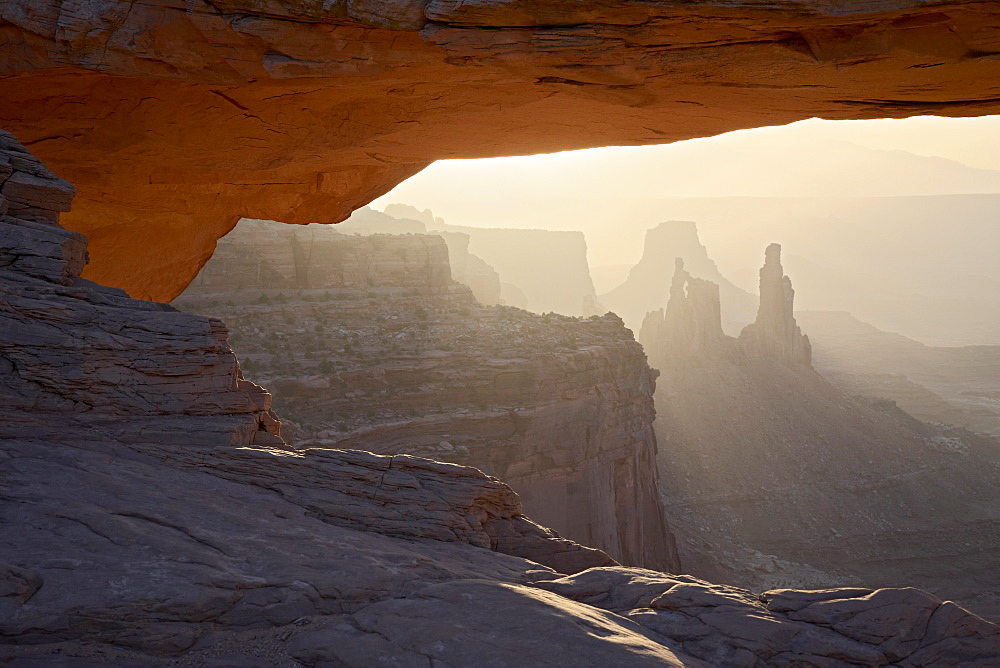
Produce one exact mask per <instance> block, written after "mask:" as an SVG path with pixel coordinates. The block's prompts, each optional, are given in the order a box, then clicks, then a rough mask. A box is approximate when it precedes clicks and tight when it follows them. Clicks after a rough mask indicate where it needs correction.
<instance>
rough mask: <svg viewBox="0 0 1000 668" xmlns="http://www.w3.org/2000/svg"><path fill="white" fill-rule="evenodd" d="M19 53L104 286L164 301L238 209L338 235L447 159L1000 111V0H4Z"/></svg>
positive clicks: (5, 62) (25, 135)
mask: <svg viewBox="0 0 1000 668" xmlns="http://www.w3.org/2000/svg"><path fill="white" fill-rule="evenodd" d="M0 50H2V53H3V58H2V59H0V99H2V100H3V104H2V105H0V127H3V128H6V129H8V130H10V131H12V132H13V133H14V134H15V135H17V136H18V138H19V139H21V140H22V141H23V142H24V143H25V145H27V146H28V147H29V148H30V149H31V151H32V152H34V153H35V154H36V155H38V156H39V157H40V158H41V159H42V160H43V161H45V162H46V163H47V164H48V165H49V166H50V167H52V168H53V169H54V170H55V171H56V172H57V173H58V174H59V175H60V176H62V177H63V178H65V179H68V180H69V181H71V182H72V183H74V184H75V185H76V186H77V188H78V189H79V195H78V196H77V197H76V199H75V201H74V205H73V211H72V212H70V213H68V214H64V216H63V218H62V222H63V224H64V225H66V226H67V227H69V228H71V229H73V230H76V231H80V232H83V233H85V234H87V235H88V236H90V238H91V244H90V253H91V264H90V266H89V267H88V270H87V271H88V273H87V276H88V277H89V278H91V279H93V280H96V281H98V282H101V283H104V284H108V285H113V286H118V287H123V288H125V289H127V290H128V291H129V292H130V293H131V294H132V295H133V296H135V297H139V298H149V299H155V300H168V299H171V298H172V297H174V296H175V295H176V294H177V293H179V292H180V291H181V290H182V289H183V288H184V287H185V286H186V285H187V284H188V282H189V281H190V280H191V279H192V278H193V277H194V275H195V274H196V273H197V271H198V269H199V268H200V267H201V266H202V264H203V263H204V262H205V261H206V260H207V259H208V258H209V257H210V256H211V253H212V251H213V249H214V247H215V241H216V240H217V239H218V238H219V237H220V236H222V235H223V234H225V233H226V232H227V231H228V230H229V229H230V228H231V227H232V226H233V225H234V224H235V223H236V221H237V220H238V219H239V218H240V217H244V216H245V217H254V218H268V219H275V220H281V221H285V222H289V223H309V222H329V223H332V222H337V221H339V220H342V219H343V218H345V217H346V216H347V215H348V214H349V213H350V211H351V210H353V209H354V208H357V207H358V206H361V205H363V204H365V203H367V202H369V201H370V200H371V199H373V198H375V197H377V196H378V195H380V194H382V193H384V192H386V191H387V190H388V189H389V188H391V187H392V186H393V185H395V184H396V183H398V182H399V181H401V180H403V179H405V178H406V177H408V176H410V175H412V174H414V173H416V172H417V171H419V170H420V169H422V168H423V167H424V166H426V165H427V164H429V163H430V162H432V161H434V160H436V159H442V158H454V157H487V156H497V155H512V154H525V153H537V152H543V151H553V150H561V149H570V148H582V147H591V146H600V145H616V144H617V145H640V144H655V143H665V142H671V141H677V140H681V139H688V138H692V137H699V136H707V135H712V134H717V133H720V132H725V131H729V130H734V129H738V128H747V127H755V126H762V125H774V124H781V123H787V122H791V121H795V120H799V119H803V118H808V117H813V116H818V117H823V118H830V119H849V118H851V119H856V118H876V117H904V116H913V115H920V114H935V115H949V116H970V115H983V114H990V113H1000V6H998V4H997V3H996V2H993V1H992V0H973V1H966V2H962V1H958V0H951V1H944V2H933V1H931V2H921V1H918V0H870V1H867V2H858V1H855V0H825V1H824V0H784V1H777V2H757V1H754V0H744V1H742V2H741V1H738V0H735V1H734V0H729V1H723V0H717V1H714V2H712V1H701V2H698V1H680V0H673V1H662V2H656V1H648V2H636V1H625V0H602V1H599V2H575V1H572V0H548V1H543V2H530V1H528V0H466V1H458V0H430V1H427V0H337V1H334V2H319V1H318V0H214V1H212V2H207V1H204V0H184V1H181V0H145V1H141V2H118V1H112V0H65V1H63V2H59V1H58V0H7V1H6V2H4V3H2V4H0ZM498 187H499V184H498Z"/></svg>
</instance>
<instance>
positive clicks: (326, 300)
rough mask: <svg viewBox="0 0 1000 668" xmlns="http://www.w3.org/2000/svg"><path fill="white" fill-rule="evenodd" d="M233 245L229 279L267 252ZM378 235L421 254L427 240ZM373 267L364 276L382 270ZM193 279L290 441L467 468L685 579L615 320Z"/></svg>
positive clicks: (585, 536)
mask: <svg viewBox="0 0 1000 668" xmlns="http://www.w3.org/2000/svg"><path fill="white" fill-rule="evenodd" d="M275 227H276V228H277V229H278V233H279V234H282V233H285V231H286V230H287V229H288V226H280V225H275ZM241 238H242V239H243V240H244V242H246V244H247V246H246V247H245V248H244V251H243V253H242V254H241V255H239V256H237V255H233V254H230V253H222V254H219V255H217V256H216V257H215V258H213V259H212V260H211V261H210V262H209V263H208V264H207V265H206V267H205V269H204V270H203V273H206V274H208V275H209V276H233V275H237V274H239V273H240V272H241V271H242V267H243V266H245V265H244V263H243V261H242V259H241V258H242V257H243V256H244V255H245V256H248V257H249V256H265V255H266V254H267V253H268V252H269V248H270V247H271V245H272V244H271V243H270V242H269V241H268V240H267V237H266V235H261V237H260V238H261V239H263V241H260V242H259V243H260V244H261V247H260V248H259V250H254V248H253V244H254V241H255V240H256V239H257V237H256V236H252V237H250V238H246V237H241ZM374 238H378V237H374ZM381 238H382V239H384V240H388V239H393V240H394V243H395V244H398V245H399V247H405V246H406V244H411V245H413V246H414V247H415V248H420V247H421V244H422V243H423V240H424V238H423V237H421V236H415V235H405V236H398V237H381ZM228 245H229V242H228V240H223V242H222V243H221V244H220V247H223V248H228ZM386 260H387V261H390V262H395V259H394V258H392V257H387V258H386ZM377 262H378V258H374V260H373V263H372V264H371V265H370V271H371V272H372V273H373V274H378V275H381V274H382V273H384V270H383V269H381V268H379V267H377V266H376V265H377ZM444 263H445V269H446V267H447V259H446V258H444ZM441 273H443V272H441ZM398 276H401V275H398ZM201 285H202V281H201V278H200V277H199V278H198V279H196V281H195V283H194V284H193V285H192V288H191V289H189V290H188V291H187V292H185V294H184V295H183V296H182V297H181V299H179V300H178V301H177V303H178V304H181V305H183V307H184V308H186V309H193V310H195V311H197V312H200V313H214V314H216V315H220V316H222V317H224V318H225V320H226V322H227V323H228V324H229V326H230V327H232V329H233V333H234V334H233V339H234V345H236V346H237V348H238V349H239V351H240V355H241V357H242V359H243V360H244V365H245V367H246V368H247V370H248V373H249V374H251V375H252V377H254V378H256V379H258V380H260V381H261V382H264V383H266V384H267V386H268V387H270V388H271V389H272V390H273V391H274V392H275V394H276V396H277V397H278V399H277V404H276V409H277V410H278V411H279V412H280V413H281V414H282V416H284V417H286V418H288V419H289V420H290V421H291V423H293V425H294V426H293V427H292V429H293V430H294V438H293V440H294V443H295V444H296V445H297V446H298V447H336V448H359V449H365V450H371V451H374V452H379V453H383V454H390V455H391V454H400V453H409V454H416V455H420V456H424V457H430V458H433V459H438V460H443V461H451V462H457V463H460V464H465V465H469V466H475V467H477V468H480V469H482V470H484V471H486V472H487V473H489V474H491V475H495V476H497V477H499V478H500V479H502V480H504V481H505V482H507V483H508V484H510V485H511V487H512V488H513V489H514V490H515V491H516V492H517V493H518V494H519V496H520V498H521V501H522V503H523V504H524V507H525V508H526V510H525V512H526V513H527V514H529V515H530V516H532V517H534V518H535V519H537V520H538V521H540V522H542V523H543V524H544V525H546V526H550V527H553V528H554V529H556V530H557V531H558V532H559V533H560V534H561V535H563V536H566V537H567V538H570V539H573V540H576V541H579V542H581V543H584V544H586V545H592V546H595V547H599V548H600V549H602V550H604V551H606V552H607V553H608V554H610V555H611V556H612V557H614V558H616V559H618V560H620V561H622V562H624V563H628V564H630V565H643V566H647V567H655V568H662V569H671V570H677V569H679V567H680V566H679V563H678V562H677V559H676V554H675V551H674V548H673V542H672V538H671V537H670V532H669V527H668V524H667V521H666V519H665V518H664V516H663V512H662V509H661V507H660V503H659V499H658V495H659V492H658V490H657V472H656V464H655V459H656V439H655V437H654V436H653V433H652V428H651V424H652V421H653V418H654V413H653V406H652V393H653V389H654V386H655V374H654V373H653V372H651V370H650V369H649V367H648V365H647V363H646V358H645V356H644V355H643V352H642V349H641V348H640V346H639V345H638V344H636V343H635V341H634V340H633V339H632V336H631V334H630V333H629V332H628V331H627V330H626V329H625V328H624V327H623V326H622V323H621V321H620V320H618V319H617V318H615V317H614V316H609V317H606V318H592V319H589V320H580V319H576V318H568V317H563V316H554V315H553V316H548V317H543V316H538V315H534V314H530V313H526V312H524V311H520V310H518V309H512V308H504V307H498V308H486V307H482V306H480V305H478V304H476V303H475V302H474V301H473V300H472V299H471V298H470V297H469V296H468V293H467V292H466V293H462V294H454V293H452V292H437V293H435V292H428V291H423V292H419V291H416V290H410V289H408V287H409V284H406V283H401V284H400V285H398V286H395V287H390V286H384V288H385V289H384V290H383V291H380V292H372V291H367V290H365V289H362V288H361V286H359V288H358V289H356V290H354V291H347V290H340V291H337V290H322V289H316V290H303V291H297V292H291V291H289V290H284V291H283V292H282V294H281V298H280V299H278V298H277V297H276V296H275V293H276V291H275V290H273V289H272V290H270V291H268V292H267V294H269V295H270V296H269V297H267V298H266V299H263V298H262V297H261V296H259V295H260V294H261V292H260V291H259V289H257V288H259V287H260V286H259V285H256V284H255V285H253V286H248V289H244V290H238V289H226V290H223V291H217V292H213V293H206V292H204V291H203V290H202V288H201ZM461 297H464V301H462V300H461ZM265 301H266V303H264V302H265ZM289 433H291V432H289Z"/></svg>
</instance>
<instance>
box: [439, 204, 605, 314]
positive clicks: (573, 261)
mask: <svg viewBox="0 0 1000 668" xmlns="http://www.w3.org/2000/svg"><path fill="white" fill-rule="evenodd" d="M435 229H438V230H441V231H443V232H446V233H447V232H451V233H459V234H464V235H466V236H468V238H469V246H468V250H469V252H470V253H473V254H475V255H476V256H477V257H479V258H482V260H483V261H484V262H486V263H487V264H489V266H491V267H493V269H495V270H496V272H497V273H498V274H499V278H500V281H501V284H502V285H501V294H502V295H503V297H504V301H505V302H506V303H508V304H509V305H511V306H517V307H518V308H523V309H525V310H528V311H534V312H535V313H549V312H554V313H561V314H563V315H572V316H579V315H587V316H588V317H589V316H590V315H593V314H594V313H596V312H597V311H598V310H601V309H599V308H597V304H596V301H595V300H596V296H595V293H594V283H593V281H592V280H591V278H590V266H589V265H588V263H587V241H586V239H585V238H584V236H583V233H582V232H569V231H552V230H519V229H503V228H498V229H492V228H479V227H466V226H461V225H448V224H445V223H444V222H441V221H440V220H439V222H436V223H435ZM509 286H512V287H513V288H515V289H514V290H511V287H509ZM585 311H586V313H585ZM603 313H604V311H603V310H601V313H600V314H601V315H603Z"/></svg>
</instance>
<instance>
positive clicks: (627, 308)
mask: <svg viewBox="0 0 1000 668" xmlns="http://www.w3.org/2000/svg"><path fill="white" fill-rule="evenodd" d="M676 259H680V260H681V261H682V262H683V264H684V268H685V271H686V272H688V275H689V276H690V278H691V279H701V280H704V281H710V282H712V283H714V284H715V285H716V286H718V287H717V288H715V289H716V290H717V291H718V293H719V297H718V300H719V302H720V309H721V324H722V327H723V329H724V330H725V331H726V332H727V333H729V334H732V335H736V334H738V333H739V332H740V329H741V328H742V327H743V326H745V325H746V324H748V323H750V322H751V321H752V320H753V317H754V315H753V314H754V313H755V311H756V309H757V299H756V297H755V296H754V295H751V294H750V293H748V292H746V291H744V290H741V289H740V288H738V287H736V286H735V285H733V284H732V283H731V282H730V281H728V280H727V279H726V278H725V277H724V276H723V275H722V274H721V273H719V268H718V267H717V266H716V264H715V261H713V260H712V258H711V257H709V255H708V249H706V248H705V246H704V245H703V244H702V243H701V240H700V239H699V238H698V228H697V225H696V224H695V223H693V222H690V221H680V220H672V221H669V222H666V223H660V224H659V225H657V226H656V227H654V228H651V229H650V230H648V231H647V232H646V240H645V242H644V244H643V249H642V258H640V260H639V262H638V263H637V264H636V265H635V266H634V267H632V269H631V270H630V271H629V274H628V279H626V281H625V282H624V283H622V284H621V285H619V286H618V287H617V288H615V289H614V290H612V291H610V292H607V293H605V294H603V295H601V296H600V300H601V303H602V304H604V305H605V306H606V307H608V308H609V309H610V310H612V311H614V312H615V313H617V314H618V315H620V316H621V317H622V319H623V320H624V321H625V323H626V325H629V326H631V327H633V328H634V329H636V331H638V330H639V328H640V323H642V321H643V317H644V315H646V314H648V313H650V312H652V311H656V310H659V309H663V308H666V307H667V305H668V302H669V301H670V300H671V299H672V298H673V293H672V292H671V290H670V286H671V285H672V282H671V280H672V279H671V275H673V276H674V277H675V278H676V276H677V274H676V269H675V265H674V263H675V260H676ZM677 307H678V308H680V301H678V302H677Z"/></svg>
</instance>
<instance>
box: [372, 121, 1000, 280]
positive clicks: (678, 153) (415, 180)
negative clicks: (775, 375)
mask: <svg viewBox="0 0 1000 668" xmlns="http://www.w3.org/2000/svg"><path fill="white" fill-rule="evenodd" d="M996 192H1000V116H986V117H979V118H966V119H951V118H939V117H916V118H909V119H903V120H873V121H823V120H819V119H812V120H808V121H802V122H799V123H794V124H792V125H788V126H783V127H768V128H759V129H755V130H741V131H738V132H731V133H728V134H725V135H720V136H717V137H709V138H705V139H696V140H691V141H686V142H678V143H675V144H667V145H662V146H645V147H605V148H596V149H588V150H582V151H567V152H563V153H552V154H545V155H534V156H524V157H507V158H494V159H483V160H442V161H439V162H436V163H434V164H433V165H431V166H429V167H428V168H427V169H425V170H424V171H423V172H421V173H419V174H417V175H416V176H414V177H412V178H410V179H408V180H407V181H405V182H403V183H401V184H400V185H399V186H397V187H396V188H395V189H394V190H392V191H391V192H389V193H388V194H386V195H384V196H383V197H380V198H379V199H377V200H375V201H374V202H373V203H372V204H371V206H372V207H373V208H376V209H381V208H383V207H384V206H385V205H387V204H391V203H396V202H399V203H406V204H410V205H412V206H415V207H417V208H419V209H427V208H429V209H431V210H433V212H434V215H435V216H439V217H441V218H443V219H444V220H445V222H446V223H448V224H452V225H468V226H473V227H507V228H510V227H515V228H540V229H548V230H582V231H583V232H584V233H585V234H586V236H587V241H588V244H589V256H590V262H591V265H592V266H597V267H599V266H602V265H616V264H632V263H634V262H635V261H636V260H638V258H639V255H640V254H641V244H642V234H643V232H644V231H645V230H646V229H647V228H649V227H651V226H653V225H654V224H656V223H658V222H660V221H664V220H669V219H671V218H677V217H679V216H680V217H683V216H685V215H688V213H687V210H686V209H684V208H678V207H676V205H675V203H666V202H663V200H665V199H668V198H671V199H672V198H719V197H737V196H739V197H780V198H788V197H872V196H874V197H887V196H924V195H945V194H965V193H996ZM733 214H734V218H739V212H738V209H736V210H734V212H733ZM698 222H701V223H703V228H704V229H702V236H703V238H704V240H705V241H706V242H707V243H709V244H710V245H712V246H715V248H713V250H714V251H715V253H716V254H717V255H719V258H717V259H718V261H720V262H721V263H722V264H727V261H726V258H725V257H724V255H725V254H726V253H727V249H726V248H725V247H721V246H720V245H719V244H713V241H715V233H716V231H715V230H714V229H712V225H711V222H710V221H698ZM733 222H738V221H737V220H733Z"/></svg>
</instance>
